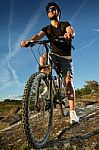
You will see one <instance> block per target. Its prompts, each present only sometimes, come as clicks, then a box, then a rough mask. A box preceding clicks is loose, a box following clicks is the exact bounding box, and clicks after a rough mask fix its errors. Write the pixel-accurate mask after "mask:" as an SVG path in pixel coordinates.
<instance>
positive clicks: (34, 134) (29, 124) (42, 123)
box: [22, 73, 53, 148]
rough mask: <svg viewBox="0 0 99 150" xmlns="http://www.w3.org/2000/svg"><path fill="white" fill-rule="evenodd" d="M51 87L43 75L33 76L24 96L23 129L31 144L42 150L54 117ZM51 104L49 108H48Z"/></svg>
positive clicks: (28, 82)
mask: <svg viewBox="0 0 99 150" xmlns="http://www.w3.org/2000/svg"><path fill="white" fill-rule="evenodd" d="M51 89H52V88H51V86H49V81H48V79H47V76H46V75H45V74H43V73H40V74H34V75H32V76H31V77H30V78H29V80H28V81H27V84H26V86H25V90H24V95H23V115H22V116H23V127H24V131H25V135H26V137H27V140H28V142H29V144H30V145H31V146H32V147H35V148H42V147H44V146H45V145H46V144H47V141H48V137H49V134H50V131H51V125H52V117H53V102H52V98H51V93H49V92H51ZM48 102H49V104H50V105H49V107H46V106H47V105H48Z"/></svg>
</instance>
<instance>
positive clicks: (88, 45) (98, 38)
mask: <svg viewBox="0 0 99 150" xmlns="http://www.w3.org/2000/svg"><path fill="white" fill-rule="evenodd" d="M97 40H99V37H96V38H95V39H93V40H92V41H91V42H90V43H89V44H87V45H85V46H82V47H81V48H79V49H78V50H77V51H76V53H77V52H79V51H80V50H82V49H85V48H87V47H90V46H92V44H94V42H96V41H97Z"/></svg>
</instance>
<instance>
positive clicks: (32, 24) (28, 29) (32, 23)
mask: <svg viewBox="0 0 99 150" xmlns="http://www.w3.org/2000/svg"><path fill="white" fill-rule="evenodd" d="M47 2H48V0H42V1H41V2H40V4H39V7H38V8H37V10H36V12H35V15H34V16H33V17H32V18H31V19H30V21H29V22H28V24H27V26H26V28H25V29H24V31H23V33H22V34H21V35H20V36H19V38H18V40H17V41H16V43H15V45H14V48H13V49H14V51H13V52H11V53H10V54H9V55H8V56H7V58H6V60H7V61H8V60H10V59H11V58H12V57H13V56H14V55H15V54H16V53H17V52H18V51H19V50H20V42H21V41H22V40H23V39H26V37H27V35H28V34H29V33H30V32H31V31H32V29H33V28H34V27H35V25H36V23H37V21H38V20H39V18H40V16H41V14H42V12H43V11H44V9H45V8H44V7H45V4H46V3H47ZM39 11H40V12H39Z"/></svg>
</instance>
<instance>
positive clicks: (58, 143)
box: [46, 112, 99, 150]
mask: <svg viewBox="0 0 99 150" xmlns="http://www.w3.org/2000/svg"><path fill="white" fill-rule="evenodd" d="M98 114H99V112H96V113H94V114H92V115H89V116H86V117H85V116H83V117H82V118H80V123H77V124H74V125H70V126H69V127H66V128H64V129H63V130H62V132H60V134H59V135H58V137H57V139H55V140H49V141H48V143H47V146H46V148H53V147H58V149H62V147H64V144H70V143H71V144H74V145H75V144H77V146H78V147H79V148H80V147H81V145H82V142H83V141H85V140H88V139H89V138H90V137H93V136H95V135H98V134H99V128H98V129H96V130H94V131H92V132H89V133H86V134H84V135H75V136H72V137H70V138H64V137H62V136H63V135H64V134H66V131H68V130H70V129H73V128H77V127H79V126H80V124H81V123H82V122H83V123H84V121H88V120H89V119H90V118H91V117H94V116H95V115H98ZM98 146H99V145H98ZM98 148H99V147H98ZM96 150H98V149H96Z"/></svg>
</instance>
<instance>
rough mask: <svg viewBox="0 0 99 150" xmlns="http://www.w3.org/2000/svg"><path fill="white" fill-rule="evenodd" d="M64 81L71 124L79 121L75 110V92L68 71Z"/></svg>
mask: <svg viewBox="0 0 99 150" xmlns="http://www.w3.org/2000/svg"><path fill="white" fill-rule="evenodd" d="M65 82H66V90H67V97H68V100H69V107H70V123H71V124H72V123H74V122H79V118H78V117H77V115H76V112H75V92H74V89H73V86H72V81H71V76H70V74H69V73H67V76H66V78H65Z"/></svg>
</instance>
